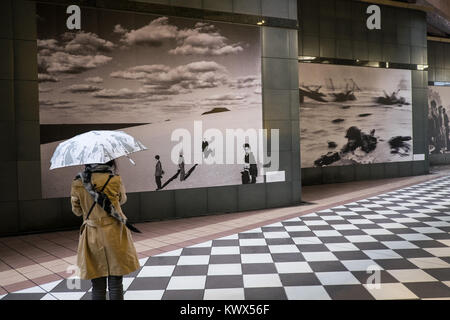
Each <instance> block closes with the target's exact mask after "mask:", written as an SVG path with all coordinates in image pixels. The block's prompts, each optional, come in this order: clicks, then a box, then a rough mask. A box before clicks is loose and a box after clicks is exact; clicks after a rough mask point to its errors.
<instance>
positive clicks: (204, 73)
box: [38, 5, 261, 124]
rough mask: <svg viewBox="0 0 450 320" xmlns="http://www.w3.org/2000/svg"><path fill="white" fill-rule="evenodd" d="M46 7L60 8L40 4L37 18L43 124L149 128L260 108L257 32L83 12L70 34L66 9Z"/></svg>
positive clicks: (218, 25)
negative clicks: (213, 111) (208, 114)
mask: <svg viewBox="0 0 450 320" xmlns="http://www.w3.org/2000/svg"><path fill="white" fill-rule="evenodd" d="M62 9H63V8H62ZM46 10H58V9H54V7H46V6H44V5H43V6H42V7H41V8H40V10H39V12H40V13H44V14H41V15H40V16H38V69H39V75H38V76H39V100H40V117H41V123H42V124H63V123H125V122H126V123H134V122H136V123H148V122H157V121H164V120H167V118H168V117H170V118H171V119H172V120H173V119H174V118H177V117H178V118H180V117H183V115H190V114H192V112H196V113H197V112H198V113H199V114H201V112H205V111H209V110H211V109H212V108H215V107H226V108H228V109H230V110H232V109H233V108H237V109H239V108H246V107H252V106H255V105H261V80H260V72H261V71H260V59H255V56H256V57H259V56H260V54H259V50H260V48H259V41H260V39H259V30H258V29H257V28H256V27H255V28H249V27H248V26H245V27H244V26H242V27H241V26H236V25H232V26H231V25H228V24H224V23H216V22H214V23H210V22H199V21H195V20H189V19H181V18H172V17H158V16H152V15H137V14H131V13H130V14H124V13H121V14H120V16H119V15H118V14H117V13H114V12H108V11H105V12H100V13H98V12H95V11H90V10H83V11H82V30H81V31H78V32H72V31H68V30H67V29H65V20H63V19H65V17H66V16H67V15H66V14H65V13H64V11H63V10H61V13H57V14H51V15H50V14H45V13H46ZM43 17H46V18H43ZM47 17H55V18H47ZM48 19H55V21H48ZM241 28H242V30H241Z"/></svg>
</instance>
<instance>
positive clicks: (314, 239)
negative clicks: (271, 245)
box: [292, 237, 322, 244]
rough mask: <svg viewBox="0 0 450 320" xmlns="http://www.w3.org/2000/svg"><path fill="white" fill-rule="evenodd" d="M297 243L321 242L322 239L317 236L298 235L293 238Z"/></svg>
mask: <svg viewBox="0 0 450 320" xmlns="http://www.w3.org/2000/svg"><path fill="white" fill-rule="evenodd" d="M292 240H293V241H294V243H295V244H321V243H322V240H320V239H319V238H317V237H298V238H292Z"/></svg>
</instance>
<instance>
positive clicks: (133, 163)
mask: <svg viewBox="0 0 450 320" xmlns="http://www.w3.org/2000/svg"><path fill="white" fill-rule="evenodd" d="M127 158H128V160H130V162H131V164H132V165H133V166H135V165H136V162H134V161H133V159H131V158H130V157H129V156H127Z"/></svg>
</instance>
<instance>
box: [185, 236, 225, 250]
mask: <svg viewBox="0 0 450 320" xmlns="http://www.w3.org/2000/svg"><path fill="white" fill-rule="evenodd" d="M222 239H223V240H228V239H224V238H220V240H222ZM211 246H212V240H209V241H205V242H201V243H197V244H194V245H192V246H189V247H188V248H210V247H211Z"/></svg>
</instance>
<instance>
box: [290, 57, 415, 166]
mask: <svg viewBox="0 0 450 320" xmlns="http://www.w3.org/2000/svg"><path fill="white" fill-rule="evenodd" d="M299 77H300V83H299V93H300V147H301V166H302V168H309V167H323V166H339V165H352V164H369V163H383V162H396V161H411V160H412V158H413V152H412V107H411V73H410V71H408V70H394V69H378V68H368V67H353V66H337V65H324V64H311V63H300V64H299Z"/></svg>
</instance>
